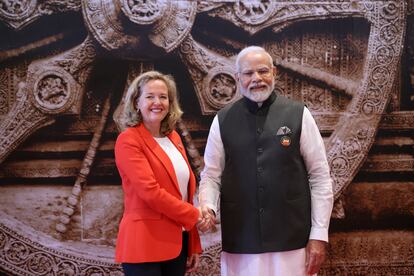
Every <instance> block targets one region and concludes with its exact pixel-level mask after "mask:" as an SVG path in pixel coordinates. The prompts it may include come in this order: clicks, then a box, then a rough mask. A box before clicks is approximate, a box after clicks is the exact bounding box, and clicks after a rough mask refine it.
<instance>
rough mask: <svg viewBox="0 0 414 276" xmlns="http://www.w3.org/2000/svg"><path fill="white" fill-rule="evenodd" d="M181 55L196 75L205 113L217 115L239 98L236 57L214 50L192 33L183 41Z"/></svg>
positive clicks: (193, 74) (192, 73) (195, 78)
mask: <svg viewBox="0 0 414 276" xmlns="http://www.w3.org/2000/svg"><path fill="white" fill-rule="evenodd" d="M180 56H181V58H182V59H183V61H184V63H185V64H186V65H187V68H188V70H189V72H190V73H191V76H192V77H193V82H194V86H195V89H196V92H197V96H198V98H199V100H200V105H201V111H202V112H203V114H213V113H215V112H216V111H217V110H219V109H220V108H222V107H224V106H225V105H226V104H228V103H231V102H233V101H235V100H236V99H237V98H238V97H239V95H238V93H236V92H237V90H236V89H237V88H236V81H235V79H234V74H235V69H234V61H233V60H232V59H227V58H225V57H222V56H220V55H219V54H216V53H214V52H213V51H211V50H209V49H207V48H206V47H204V46H202V45H201V44H199V43H197V42H196V41H194V39H193V38H192V37H191V36H188V37H187V39H186V40H185V41H184V42H183V43H182V44H181V47H180ZM219 90H220V91H219Z"/></svg>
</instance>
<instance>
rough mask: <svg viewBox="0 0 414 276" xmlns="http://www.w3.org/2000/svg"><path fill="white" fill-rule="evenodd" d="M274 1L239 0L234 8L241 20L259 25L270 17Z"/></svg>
mask: <svg viewBox="0 0 414 276" xmlns="http://www.w3.org/2000/svg"><path fill="white" fill-rule="evenodd" d="M273 3H274V1H270V0H254V1H249V0H237V1H236V4H235V5H234V7H233V8H234V11H235V14H236V16H237V17H238V18H239V19H240V20H241V21H243V22H245V23H247V24H249V25H257V24H260V23H262V22H264V21H265V20H267V19H269V15H270V13H271V12H272V10H273V9H272V4H273Z"/></svg>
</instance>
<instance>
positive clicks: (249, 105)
mask: <svg viewBox="0 0 414 276" xmlns="http://www.w3.org/2000/svg"><path fill="white" fill-rule="evenodd" d="M243 98H244V103H245V105H246V106H247V108H248V109H249V111H250V112H252V113H254V114H256V113H257V112H258V111H259V110H263V111H266V110H268V109H269V106H270V105H271V104H272V103H273V102H274V101H275V100H276V98H277V95H276V93H275V92H273V93H272V94H270V96H269V98H267V99H266V100H265V101H264V102H263V104H262V106H260V107H259V105H258V104H257V102H254V101H252V100H250V99H248V98H246V97H243Z"/></svg>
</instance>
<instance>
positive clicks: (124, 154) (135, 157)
mask: <svg viewBox="0 0 414 276" xmlns="http://www.w3.org/2000/svg"><path fill="white" fill-rule="evenodd" d="M143 143H144V142H142V141H141V142H140V140H139V139H137V137H134V136H132V135H129V134H128V133H125V132H123V133H121V134H120V135H119V136H118V139H117V141H116V144H115V160H116V165H117V167H118V169H119V171H120V173H121V174H123V175H124V176H123V178H125V177H126V178H127V179H128V182H129V183H128V185H131V187H130V188H132V189H133V190H135V191H136V194H137V195H138V196H139V197H140V198H141V199H142V200H143V201H144V202H145V203H146V204H147V205H148V206H149V207H150V208H152V209H153V210H155V211H157V212H159V213H162V214H164V215H165V216H167V217H168V218H170V219H172V220H174V221H176V222H178V223H179V224H180V225H182V226H183V227H184V228H185V229H186V230H187V231H188V230H190V229H191V228H193V227H194V225H195V224H196V223H197V220H198V215H199V211H198V209H197V208H195V207H194V206H193V205H191V204H190V203H188V202H185V201H182V200H180V199H178V198H177V197H175V196H173V195H172V194H170V193H169V192H167V191H166V190H165V189H164V188H162V187H161V186H160V185H159V183H158V182H157V180H156V178H155V176H154V173H156V172H153V170H152V168H151V166H150V163H149V162H148V159H147V157H146V156H145V154H144V152H143V145H142V144H143Z"/></svg>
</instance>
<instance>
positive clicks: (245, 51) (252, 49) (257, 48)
mask: <svg viewBox="0 0 414 276" xmlns="http://www.w3.org/2000/svg"><path fill="white" fill-rule="evenodd" d="M252 52H262V53H264V54H265V56H266V57H268V58H269V63H270V64H271V66H272V67H273V58H272V56H271V55H270V54H269V53H268V52H267V51H266V50H265V49H264V48H262V47H260V46H249V47H246V48H244V49H243V50H241V51H240V53H239V54H238V55H237V58H236V72H239V71H240V59H241V58H242V57H244V56H245V55H247V54H249V53H252Z"/></svg>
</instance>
